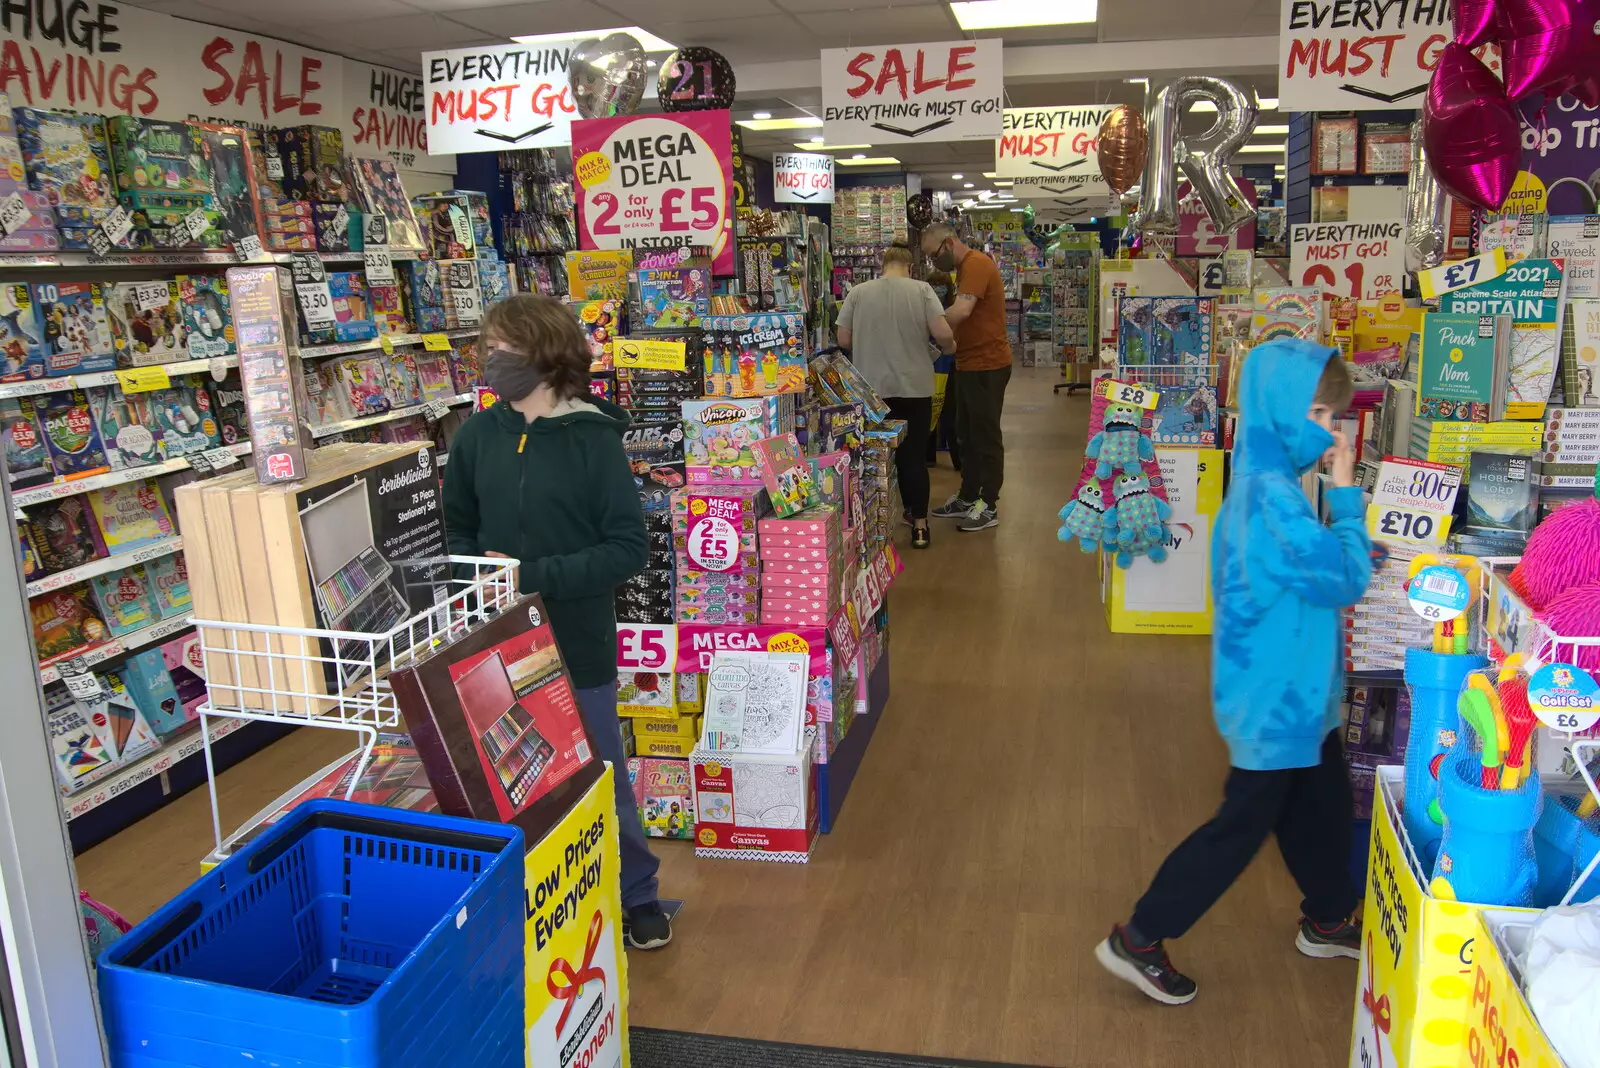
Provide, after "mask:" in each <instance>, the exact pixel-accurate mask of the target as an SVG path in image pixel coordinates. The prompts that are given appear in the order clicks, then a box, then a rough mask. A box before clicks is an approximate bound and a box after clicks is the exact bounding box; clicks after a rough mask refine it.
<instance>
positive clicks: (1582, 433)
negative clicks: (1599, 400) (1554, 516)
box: [1539, 408, 1600, 490]
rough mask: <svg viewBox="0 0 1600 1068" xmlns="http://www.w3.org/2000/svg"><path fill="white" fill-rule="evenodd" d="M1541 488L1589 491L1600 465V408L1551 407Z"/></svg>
mask: <svg viewBox="0 0 1600 1068" xmlns="http://www.w3.org/2000/svg"><path fill="white" fill-rule="evenodd" d="M1543 449H1544V451H1543V452H1542V453H1541V454H1540V457H1539V458H1540V460H1541V461H1543V465H1542V467H1541V468H1540V471H1539V485H1541V486H1544V487H1547V488H1549V489H1579V490H1581V489H1586V488H1588V487H1590V486H1592V485H1594V477H1595V464H1597V463H1600V408H1551V409H1550V410H1549V411H1548V413H1547V419H1546V422H1545V426H1544V441H1543Z"/></svg>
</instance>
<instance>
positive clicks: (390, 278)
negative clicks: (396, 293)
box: [361, 246, 395, 286]
mask: <svg viewBox="0 0 1600 1068" xmlns="http://www.w3.org/2000/svg"><path fill="white" fill-rule="evenodd" d="M361 257H362V259H364V260H365V261H366V264H367V285H369V286H392V285H394V284H395V278H394V260H393V259H391V258H390V256H389V250H388V249H387V248H385V247H382V246H379V247H377V248H373V247H370V246H369V247H368V248H367V249H366V251H365V252H363V253H362V254H361Z"/></svg>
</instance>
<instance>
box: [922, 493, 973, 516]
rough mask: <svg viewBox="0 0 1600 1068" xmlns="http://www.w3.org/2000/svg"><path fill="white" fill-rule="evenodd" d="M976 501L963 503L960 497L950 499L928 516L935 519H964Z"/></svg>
mask: <svg viewBox="0 0 1600 1068" xmlns="http://www.w3.org/2000/svg"><path fill="white" fill-rule="evenodd" d="M976 503H977V502H976V501H964V500H962V499H961V498H960V497H951V498H950V499H949V500H948V501H945V502H944V503H943V504H941V505H940V506H939V507H937V508H935V509H934V510H933V511H931V512H929V513H928V514H929V515H931V516H933V517H934V518H935V519H965V518H966V517H967V516H968V515H970V514H971V512H972V506H973V505H974V504H976Z"/></svg>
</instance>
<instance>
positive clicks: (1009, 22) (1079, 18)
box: [950, 0, 1100, 30]
mask: <svg viewBox="0 0 1600 1068" xmlns="http://www.w3.org/2000/svg"><path fill="white" fill-rule="evenodd" d="M950 13H951V14H953V15H955V17H956V23H957V24H958V25H959V26H960V27H961V28H962V29H963V30H997V29H1002V28H1004V27H1008V26H1070V25H1079V24H1083V23H1092V22H1094V21H1095V20H1096V19H1097V18H1099V14H1100V10H1099V3H1098V0H966V2H958V3H953V4H951V5H950Z"/></svg>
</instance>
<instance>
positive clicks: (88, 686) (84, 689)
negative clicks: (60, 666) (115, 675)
mask: <svg viewBox="0 0 1600 1068" xmlns="http://www.w3.org/2000/svg"><path fill="white" fill-rule="evenodd" d="M61 681H62V682H64V683H66V684H67V692H68V693H70V694H71V695H72V696H73V697H76V698H77V699H78V700H80V701H93V700H94V699H95V698H97V697H99V696H100V695H101V694H102V693H104V692H105V689H104V687H102V686H101V685H100V677H99V676H98V675H91V674H89V673H88V672H84V673H82V674H78V673H76V672H75V673H73V674H71V675H69V674H67V673H66V672H62V673H61Z"/></svg>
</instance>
